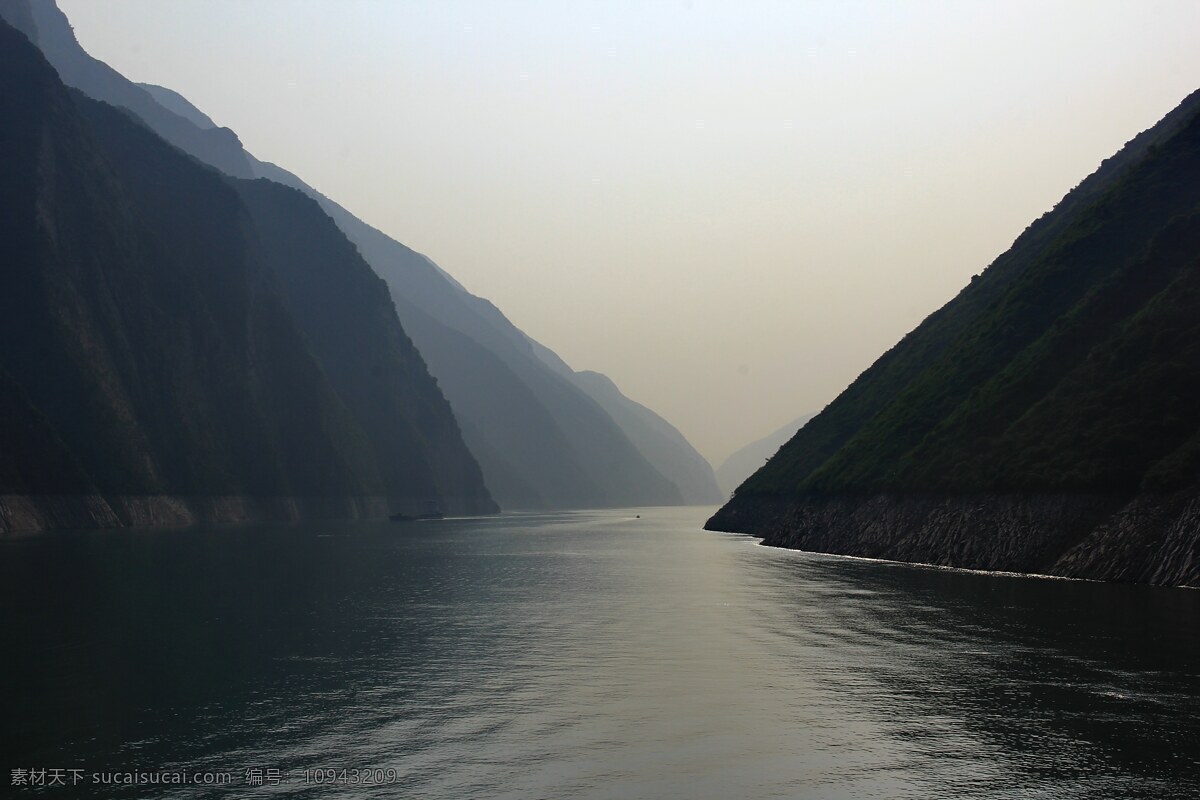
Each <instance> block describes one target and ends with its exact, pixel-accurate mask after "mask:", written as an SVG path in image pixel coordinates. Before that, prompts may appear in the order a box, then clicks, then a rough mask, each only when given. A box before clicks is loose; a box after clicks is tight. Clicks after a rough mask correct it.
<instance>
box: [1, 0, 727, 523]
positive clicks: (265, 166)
mask: <svg viewBox="0 0 1200 800" xmlns="http://www.w3.org/2000/svg"><path fill="white" fill-rule="evenodd" d="M0 16H4V17H5V18H7V19H9V20H10V21H17V20H18V19H19V20H20V21H21V23H22V24H24V25H26V27H27V28H29V31H27V32H30V31H31V32H32V33H33V34H34V36H33V37H31V38H34V39H35V41H36V43H38V44H39V45H40V46H41V47H42V49H43V51H44V52H45V54H46V56H47V58H48V59H49V60H50V62H51V63H52V64H53V65H54V66H55V67H56V68H57V69H58V70H59V72H60V73H61V75H62V78H63V80H64V82H65V83H66V84H67V85H69V86H73V87H75V88H78V89H80V90H81V91H83V92H84V93H85V94H87V95H89V96H91V97H93V98H96V99H99V100H103V101H105V102H107V103H111V104H113V105H117V106H122V107H124V108H127V109H129V110H131V111H132V112H133V113H134V114H136V115H137V116H138V117H139V118H141V119H142V120H143V121H144V122H145V123H146V124H147V125H148V126H149V127H150V128H151V129H152V130H154V131H155V132H156V133H158V134H159V135H160V136H162V137H163V138H165V139H166V140H167V141H169V142H171V143H172V144H174V145H175V146H176V147H178V148H180V149H181V150H183V151H185V152H187V153H189V154H190V155H192V156H194V157H196V158H198V159H200V160H201V161H204V162H205V163H207V164H210V165H212V166H214V167H216V168H217V169H219V170H221V171H222V172H224V173H225V174H227V175H231V176H234V177H243V178H244V177H259V178H267V179H269V180H272V181H275V182H278V183H281V184H284V185H286V186H290V187H293V188H296V189H299V190H300V191H302V192H304V193H305V194H307V195H308V196H309V197H311V198H313V199H314V200H316V201H317V202H318V203H319V204H320V205H321V208H322V209H323V210H324V211H325V213H327V214H328V215H329V216H330V217H332V218H333V220H334V221H335V222H336V223H337V225H338V227H340V228H341V230H342V232H343V233H344V234H345V235H346V237H347V238H349V240H350V241H351V242H352V243H353V244H354V245H355V246H356V247H357V248H358V249H359V252H360V253H361V255H362V257H363V258H364V259H365V260H366V262H367V263H368V264H369V265H370V266H371V268H372V269H373V270H374V271H375V272H376V273H377V274H378V275H380V276H381V277H382V278H383V279H384V280H385V281H386V282H387V285H388V287H389V288H390V290H391V293H392V298H393V300H394V302H395V304H396V308H397V311H398V313H399V315H400V320H401V322H402V323H403V325H404V327H405V330H406V332H407V333H408V335H409V336H411V337H412V340H413V342H414V343H415V345H416V346H417V349H418V351H419V352H420V353H421V354H422V356H423V357H424V359H425V361H426V363H427V364H428V366H429V370H430V371H431V372H432V373H433V375H434V377H435V378H436V379H437V381H438V383H439V385H440V387H441V389H442V391H443V392H444V393H445V395H446V398H447V399H448V400H449V402H450V405H451V407H452V408H453V411H454V415H455V416H456V417H457V419H458V423H459V425H460V426H461V428H462V432H463V436H464V437H465V438H466V441H467V444H468V446H469V447H470V449H471V452H472V453H473V454H474V455H475V457H476V458H477V459H478V461H479V464H480V465H481V467H482V469H483V473H484V478H485V480H486V482H487V485H488V486H489V487H490V488H491V490H492V493H493V494H494V495H495V497H496V499H497V500H498V501H499V502H500V503H501V504H502V505H503V506H504V507H506V508H562V507H576V508H579V507H591V506H623V505H660V504H672V503H679V502H683V500H684V495H685V494H686V495H687V497H688V498H691V499H698V498H699V497H701V496H705V492H706V489H705V488H703V484H704V483H705V481H706V478H705V476H704V475H703V469H700V470H697V468H698V467H699V466H700V465H699V464H697V463H695V462H694V461H692V459H691V456H690V455H689V454H688V451H691V450H692V449H691V446H690V445H687V444H686V442H685V443H684V446H683V447H682V448H679V447H674V446H672V447H671V448H670V453H671V455H670V456H669V457H668V458H666V459H665V460H664V459H659V461H658V462H656V463H655V464H652V463H651V461H650V460H648V459H647V457H646V454H645V453H644V452H643V449H645V443H644V442H642V441H639V438H640V437H641V436H642V435H643V433H645V430H646V429H645V427H644V426H643V425H640V424H635V425H634V426H633V428H629V429H627V428H626V427H624V426H623V425H622V424H621V422H620V421H617V420H614V419H613V417H612V416H611V415H610V414H609V413H608V412H607V411H606V410H605V409H604V408H602V407H601V404H600V403H598V402H597V401H596V398H594V397H592V396H591V395H590V394H589V393H588V392H587V391H585V389H584V388H582V387H581V386H580V385H579V383H578V382H577V381H576V380H575V378H574V377H573V375H574V373H573V372H572V374H571V375H564V374H561V373H560V372H559V371H557V370H556V369H554V368H552V367H551V366H549V365H548V364H547V363H546V362H545V361H543V359H541V358H540V357H539V355H538V354H537V353H536V352H535V344H534V343H531V342H530V340H528V339H527V337H526V336H525V335H524V333H522V332H521V331H520V330H519V329H517V328H516V326H514V325H513V324H512V323H511V322H510V321H509V320H508V319H507V318H506V317H505V316H504V314H503V313H501V312H500V311H499V309H497V308H496V307H495V306H494V305H492V304H491V303H489V302H488V301H487V300H485V299H483V298H480V297H477V296H475V295H472V294H471V293H470V292H468V291H467V290H466V289H465V288H463V286H462V285H461V284H459V283H458V282H457V281H455V280H454V279H453V278H451V277H450V276H449V275H448V274H447V273H446V272H445V271H443V270H442V269H441V268H439V267H438V266H437V265H436V264H434V262H433V261H431V260H430V259H428V258H426V257H425V256H423V255H421V254H419V253H416V252H414V251H413V250H411V249H409V248H408V247H406V246H404V245H403V244H401V243H400V242H397V241H395V240H394V239H392V238H391V237H389V236H387V235H385V234H384V233H382V232H381V231H379V230H376V229H375V228H372V227H371V226H369V225H367V224H366V223H364V222H362V221H361V220H359V219H357V218H356V217H354V216H353V215H352V214H351V213H350V212H348V211H347V210H346V209H344V208H342V207H341V206H340V205H338V204H337V203H335V202H333V201H332V200H330V199H329V198H327V197H325V196H324V195H322V194H321V193H319V192H317V191H316V190H315V189H313V188H312V187H310V186H308V185H307V184H306V183H304V182H303V181H302V180H300V179H299V178H298V177H296V176H295V175H293V174H291V173H290V172H288V171H286V170H284V169H282V168H280V167H278V166H276V165H274V164H270V163H267V162H265V161H260V160H258V159H256V158H254V157H253V156H252V155H250V154H249V153H247V152H245V150H243V149H242V146H241V143H240V142H239V141H238V139H237V136H236V135H235V134H234V133H233V132H232V131H230V130H229V129H227V128H218V127H216V126H215V125H214V124H213V122H212V120H211V119H209V118H208V117H207V116H206V115H205V114H203V113H202V112H200V111H199V110H198V109H196V108H195V107H194V106H192V105H191V104H190V103H188V101H187V100H186V99H184V98H183V97H181V96H180V95H179V94H177V93H175V92H172V91H170V90H169V89H164V88H163V87H158V86H151V85H145V84H135V83H132V82H130V81H128V80H127V79H125V78H124V77H123V76H122V75H120V74H119V73H117V72H116V71H115V70H113V69H112V68H110V67H109V66H108V65H107V64H104V63H103V62H102V61H99V60H97V59H95V58H92V57H91V56H90V55H88V54H87V53H86V52H85V51H84V50H83V49H82V48H81V47H80V45H79V43H78V41H76V39H75V36H74V33H73V32H72V30H71V27H70V25H69V23H68V22H67V19H66V17H65V16H64V15H63V14H62V12H61V11H60V10H59V9H58V8H57V6H56V5H55V4H54V2H53V0H0ZM537 347H540V345H537ZM555 358H556V359H557V357H555ZM622 407H625V408H627V404H622ZM622 418H623V419H625V420H627V421H636V420H637V419H638V418H639V415H636V414H635V415H633V416H629V415H622ZM655 438H656V439H659V438H660V437H657V436H656V437H655ZM655 452H656V453H663V452H667V451H662V450H657V449H656V451H655ZM692 452H694V451H692ZM659 464H664V465H665V466H666V468H667V469H668V471H670V472H671V474H670V475H664V474H663V472H662V471H661V470H660V469H658V468H656V466H658V465H659ZM681 481H682V482H683V483H685V484H687V485H685V486H681V485H677V484H679V483H680V482H681ZM696 481H698V483H697V482H696Z"/></svg>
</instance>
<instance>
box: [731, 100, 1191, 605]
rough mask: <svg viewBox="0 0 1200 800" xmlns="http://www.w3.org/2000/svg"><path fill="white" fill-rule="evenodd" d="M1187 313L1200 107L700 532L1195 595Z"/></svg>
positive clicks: (1170, 123) (1116, 160) (870, 374)
mask: <svg viewBox="0 0 1200 800" xmlns="http://www.w3.org/2000/svg"><path fill="white" fill-rule="evenodd" d="M1197 310H1200V93H1196V94H1193V95H1191V96H1190V97H1188V98H1187V99H1186V100H1185V101H1184V102H1183V103H1182V104H1181V105H1180V106H1179V107H1178V108H1177V109H1175V110H1174V111H1172V112H1171V113H1170V114H1168V115H1167V116H1166V117H1165V118H1164V119H1163V120H1162V121H1161V122H1159V123H1158V124H1157V125H1155V126H1154V127H1153V128H1151V129H1149V130H1147V131H1146V132H1144V133H1143V134H1141V135H1139V136H1138V137H1136V138H1135V139H1134V140H1132V141H1131V142H1130V143H1129V144H1127V145H1126V146H1125V148H1123V149H1122V150H1121V151H1120V152H1119V153H1118V154H1117V155H1116V156H1114V157H1113V158H1111V159H1109V160H1108V161H1106V162H1105V163H1104V164H1103V165H1102V166H1101V167H1100V169H1098V170H1097V171H1096V172H1095V173H1094V174H1093V175H1091V176H1090V177H1088V178H1087V179H1086V180H1085V181H1083V182H1082V183H1081V184H1080V185H1079V186H1078V187H1076V188H1075V189H1074V190H1072V192H1070V193H1069V194H1068V195H1067V196H1066V197H1065V198H1064V199H1063V200H1062V201H1061V202H1060V203H1059V204H1058V206H1056V207H1055V209H1054V210H1053V211H1052V212H1050V213H1048V214H1047V215H1045V216H1043V217H1042V218H1041V219H1039V220H1038V221H1037V222H1035V223H1034V224H1033V225H1031V226H1030V227H1029V228H1028V229H1027V230H1026V231H1025V232H1024V233H1023V234H1022V235H1021V236H1020V237H1019V238H1018V239H1017V241H1016V242H1015V243H1014V244H1013V246H1012V248H1010V249H1009V250H1008V251H1007V252H1006V253H1004V254H1003V255H1001V256H1000V257H999V258H998V259H997V260H996V261H995V262H994V263H993V264H992V265H991V266H990V267H989V268H988V269H987V270H986V271H984V272H983V273H982V274H981V275H979V276H977V277H976V278H975V279H974V280H973V281H972V283H971V284H970V285H969V286H968V287H966V288H965V289H963V291H962V292H961V293H960V294H959V295H958V296H957V297H956V298H955V299H954V300H952V301H951V302H950V303H948V304H947V305H946V306H945V307H943V308H942V309H940V310H939V311H937V312H936V313H934V314H933V315H931V316H930V317H929V318H928V319H927V320H925V322H923V323H922V324H921V326H919V327H918V328H917V329H916V330H914V331H913V332H912V333H910V334H909V335H908V336H906V337H905V338H904V339H903V340H902V341H901V342H900V343H899V344H897V345H896V346H895V347H894V348H892V350H890V351H889V352H888V353H886V354H885V355H884V356H883V357H882V358H880V359H879V361H877V362H876V363H875V364H874V365H873V366H872V367H871V368H870V369H868V370H867V371H866V372H864V373H863V374H862V375H861V376H860V377H859V378H858V379H857V380H856V381H855V382H854V383H853V384H852V385H851V386H850V387H849V388H848V389H847V390H846V391H845V392H843V393H842V395H840V396H839V397H838V398H837V399H836V400H834V402H833V403H831V404H830V405H829V407H828V408H826V409H825V411H823V412H822V413H821V414H820V415H818V416H817V417H816V418H815V419H813V420H812V421H811V422H809V423H808V424H807V425H806V426H805V427H804V428H803V430H801V431H800V433H799V434H798V435H797V436H796V437H795V438H793V439H792V440H791V441H790V442H789V443H788V444H787V445H786V446H785V447H784V448H783V449H782V450H781V451H780V452H779V454H778V455H777V456H776V457H775V458H773V459H772V460H771V461H770V462H769V463H768V464H767V465H766V466H764V467H763V468H762V469H760V470H759V471H758V472H757V473H755V474H754V475H753V476H752V477H751V478H750V479H749V480H747V481H746V483H745V484H743V485H742V487H741V488H740V489H739V490H738V491H737V494H736V495H735V497H734V498H733V500H731V502H730V503H729V504H728V505H727V506H725V507H724V508H723V509H721V511H719V512H718V513H717V515H715V516H714V517H713V519H712V520H710V521H709V527H711V528H715V529H720V530H736V531H747V532H758V533H762V534H764V535H765V536H766V539H767V541H768V542H769V543H779V544H784V545H786V546H792V547H801V548H806V549H818V550H826V551H830V552H839V553H849V554H855V555H869V556H874V557H882V558H897V559H903V560H913V561H926V562H932V563H938V564H953V565H955V566H961V567H981V568H988V569H1019V570H1025V571H1034V572H1047V573H1053V574H1070V575H1076V576H1080V577H1103V578H1111V579H1124V580H1139V581H1150V582H1156V583H1162V582H1174V583H1181V582H1182V583H1196V582H1200V571H1198V570H1200V564H1198V563H1197V561H1196V559H1195V557H1194V555H1193V554H1194V551H1195V548H1196V546H1197V542H1196V540H1197V536H1198V532H1197V529H1196V528H1195V527H1190V528H1189V525H1191V524H1192V523H1194V519H1195V514H1194V510H1193V509H1192V506H1191V504H1190V500H1189V498H1190V497H1191V496H1192V494H1193V493H1194V491H1195V489H1196V487H1197V485H1198V479H1200V378H1198V377H1197V376H1200V338H1198V337H1200V315H1198V314H1197ZM1168 540H1169V544H1164V542H1167V541H1168ZM1163 547H1166V548H1167V550H1163V549H1162V548H1163Z"/></svg>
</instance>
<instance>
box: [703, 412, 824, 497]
mask: <svg viewBox="0 0 1200 800" xmlns="http://www.w3.org/2000/svg"><path fill="white" fill-rule="evenodd" d="M815 416H816V415H815V414H805V415H804V416H802V417H798V418H796V419H794V420H792V421H791V422H789V423H788V424H787V425H784V426H783V427H782V428H780V429H779V430H777V431H774V432H772V433H770V434H768V435H767V436H764V437H763V438H761V439H759V440H758V441H756V442H751V443H750V444H748V445H746V446H744V447H742V448H740V449H739V450H737V451H735V452H734V453H733V454H732V455H730V456H729V458H727V459H725V461H723V462H722V463H721V466H719V467H717V483H718V484H719V485H720V487H721V491H722V492H723V497H724V498H727V497H729V496H730V495H731V494H733V491H734V490H735V489H737V488H738V487H739V486H741V485H742V483H743V482H744V481H745V480H746V478H749V477H750V476H751V475H753V474H754V473H755V472H757V471H758V468H759V467H761V466H762V465H763V464H764V463H765V462H766V461H767V460H768V459H770V458H771V456H773V455H775V453H777V452H778V451H779V448H781V447H783V446H784V445H785V444H786V443H787V441H788V440H789V439H791V438H792V437H793V436H795V435H796V432H797V431H798V430H800V429H801V428H803V427H804V424H805V423H806V422H808V421H809V420H810V419H812V418H813V417H815Z"/></svg>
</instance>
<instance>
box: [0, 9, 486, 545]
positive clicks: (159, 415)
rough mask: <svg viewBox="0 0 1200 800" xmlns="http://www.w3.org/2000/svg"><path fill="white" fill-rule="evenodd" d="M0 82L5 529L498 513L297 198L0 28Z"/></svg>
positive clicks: (431, 393)
mask: <svg viewBox="0 0 1200 800" xmlns="http://www.w3.org/2000/svg"><path fill="white" fill-rule="evenodd" d="M11 7H12V6H11V0H9V6H6V7H5V9H4V10H6V11H7V10H9V9H10V8H11ZM0 89H2V91H0V119H3V120H4V122H3V125H0V219H2V220H3V223H0V224H2V225H3V228H2V233H3V235H2V236H0V265H3V267H2V269H3V271H2V272H0V342H2V343H3V345H2V346H0V407H2V408H3V409H4V412H5V413H4V415H3V416H2V417H0V481H2V482H0V528H2V529H5V530H8V529H15V528H46V527H65V526H70V527H94V526H104V525H114V524H134V525H147V524H170V523H186V522H194V521H199V520H211V521H232V520H243V519H253V518H278V519H298V518H311V517H341V518H345V517H358V516H381V515H382V514H384V513H386V512H387V511H388V510H389V509H398V510H406V509H414V510H415V509H417V508H420V507H422V505H423V504H424V503H425V502H427V501H434V502H437V503H440V504H441V505H442V506H443V507H445V508H446V509H447V510H448V511H450V512H451V513H482V512H489V511H494V510H495V504H494V503H493V501H492V499H491V498H490V497H489V495H488V493H487V491H486V489H485V488H484V484H483V480H482V475H481V474H480V472H479V469H478V466H477V465H476V464H475V462H474V461H473V459H472V458H471V456H470V454H469V452H468V451H467V448H466V446H465V444H464V443H463V441H462V439H461V436H460V435H459V432H458V429H457V426H456V424H455V422H454V418H453V415H452V413H451V410H450V408H449V405H448V404H447V403H446V401H445V399H444V398H443V397H442V396H441V395H440V393H439V392H438V389H437V386H436V384H435V382H434V381H433V379H432V377H431V376H430V375H429V374H428V372H427V371H426V370H425V369H424V365H423V363H422V362H421V361H420V358H419V356H417V354H416V351H415V350H414V349H413V347H412V344H411V342H409V341H408V340H407V337H405V336H404V334H403V331H402V329H401V328H400V323H399V321H398V319H397V318H396V316H395V311H394V309H393V307H392V305H391V301H390V298H389V296H388V294H387V292H386V289H385V287H384V285H383V284H382V282H381V281H380V280H379V279H378V278H377V277H376V276H375V275H374V274H373V273H372V272H371V271H370V269H369V267H367V266H366V264H365V263H363V262H362V261H361V258H360V257H359V256H358V254H357V251H355V250H354V248H353V247H352V246H351V245H350V244H349V243H348V242H347V241H346V240H345V237H344V236H343V235H342V234H341V232H340V231H339V230H338V229H337V228H336V227H335V226H334V225H333V224H332V222H330V221H329V220H328V218H327V217H325V216H324V215H323V214H321V213H320V212H319V210H318V209H317V208H316V205H315V204H314V203H312V202H311V201H310V200H308V199H307V198H299V200H300V201H301V202H299V203H297V202H296V201H297V195H296V193H294V192H290V191H289V190H286V189H282V187H276V188H277V189H278V192H282V193H285V195H280V194H278V193H277V192H276V191H275V190H274V189H265V188H264V187H260V186H258V185H257V184H251V183H248V182H246V181H237V180H235V179H232V178H229V177H227V176H225V175H223V174H221V173H219V172H217V171H216V170H214V169H212V168H210V167H208V166H205V165H203V164H201V163H199V162H197V161H196V160H194V159H193V158H191V157H189V156H187V155H186V154H184V153H182V152H180V151H179V150H177V149H176V148H175V147H173V146H171V145H169V144H167V143H166V142H165V141H163V140H162V139H161V138H159V137H158V136H157V135H156V134H155V133H154V132H153V131H151V130H150V129H149V128H148V127H146V126H145V125H144V124H143V123H142V122H141V121H138V120H136V119H135V118H134V117H133V116H131V115H130V114H129V113H128V112H127V111H125V110H121V109H116V108H114V107H112V106H109V105H106V104H103V103H99V102H96V101H94V100H91V99H89V98H87V97H85V96H84V95H82V94H80V93H78V92H75V91H73V90H69V89H67V88H66V87H65V86H64V85H63V84H62V82H61V81H60V80H59V76H58V75H57V74H56V72H55V70H54V69H53V68H52V67H51V66H50V65H49V64H48V63H47V62H46V60H45V59H44V58H43V56H42V53H41V52H39V50H38V49H37V48H36V47H34V46H33V45H32V44H31V43H30V42H29V40H28V39H27V38H26V37H25V36H24V35H23V34H22V33H20V32H18V31H17V30H15V29H13V28H12V27H9V26H8V25H7V24H4V23H3V22H0ZM240 193H241V194H240ZM243 195H244V196H245V198H246V199H245V200H244V199H243ZM321 220H324V223H322V222H321ZM273 225H274V226H285V227H296V228H304V229H305V230H304V234H305V238H304V239H303V240H301V241H299V242H296V241H290V242H286V243H285V242H282V241H281V238H285V239H286V238H288V237H280V235H279V233H278V230H277V229H274V228H273V227H272V226H273ZM297 246H300V247H303V248H304V250H305V255H307V256H308V257H303V256H302V255H299V254H297V253H295V252H288V251H287V250H286V249H285V248H286V247H293V248H294V247H297ZM285 263H286V264H288V265H290V268H291V269H292V270H293V272H290V273H289V272H288V271H286V270H284V269H283V265H284V264H285ZM305 292H308V293H310V294H311V293H314V292H320V294H321V299H322V308H321V309H320V311H319V312H314V310H313V309H312V308H311V307H310V306H307V305H306V304H305V303H306V302H307V299H306V297H305ZM319 314H325V315H327V318H321V317H320V316H319ZM322 326H325V327H322ZM342 330H345V331H351V332H353V333H355V334H357V335H361V336H362V337H363V338H361V339H358V340H357V344H356V345H355V346H354V347H355V348H357V349H359V350H366V351H368V352H369V353H370V355H369V356H367V355H365V354H364V355H363V356H362V358H363V359H366V361H367V362H368V363H367V364H365V365H359V364H355V363H353V362H352V359H351V357H350V354H349V351H350V350H351V349H354V348H351V347H347V346H346V344H345V343H344V342H342V341H339V340H337V338H336V335H337V334H335V333H334V332H333V331H342ZM342 361H351V363H349V364H342V363H341V362H342ZM364 372H369V373H370V376H369V378H368V377H365V376H364V374H363V373H364ZM368 380H372V381H374V383H373V384H372V385H371V386H370V387H367V386H364V384H365V383H366V382H367V381H368ZM364 392H369V393H372V394H373V399H372V401H371V402H374V403H378V404H380V405H381V406H382V408H374V407H371V406H370V405H369V404H368V403H366V402H364V401H363V399H362V397H361V395H362V394H363V393H364ZM401 441H402V442H403V444H404V447H403V448H400V447H396V448H387V451H386V452H384V450H385V448H384V447H381V446H380V443H381V442H382V443H389V444H391V443H397V442H401Z"/></svg>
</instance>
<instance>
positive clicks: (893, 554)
mask: <svg viewBox="0 0 1200 800" xmlns="http://www.w3.org/2000/svg"><path fill="white" fill-rule="evenodd" d="M707 527H709V528H710V529H712V530H723V531H731V532H739V533H751V534H753V535H755V536H761V537H762V538H763V543H764V544H767V545H771V546H775V547H787V548H792V549H797V550H808V551H812V552H821V553H836V554H838V555H848V556H859V557H863V558H881V559H887V560H891V561H908V562H913V563H920V564H934V565H938V566H946V567H958V568H962V569H979V570H996V571H1002V572H1024V573H1035V574H1042V575H1057V576H1062V577H1068V578H1085V579H1089V580H1104V581H1128V582H1136V583H1152V584H1159V585H1166V586H1183V585H1186V586H1200V537H1197V536H1196V531H1197V530H1200V500H1198V499H1197V497H1196V495H1195V494H1194V493H1193V492H1190V491H1185V492H1178V493H1171V494H1153V495H1139V496H1137V497H1134V498H1122V497H1115V496H1112V495H1104V494H1091V495H1087V494H1024V493H1022V494H984V495H972V496H936V495H915V494H903V495H895V494H878V495H871V496H865V497H864V496H841V497H837V496H829V497H820V498H815V497H814V498H805V499H803V500H786V499H780V498H777V499H774V500H768V499H759V500H758V502H756V503H754V504H747V505H743V506H733V505H731V506H728V507H726V508H725V509H722V511H721V512H720V513H718V514H717V515H716V516H714V517H713V518H712V520H710V521H709V524H708V526H707Z"/></svg>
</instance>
